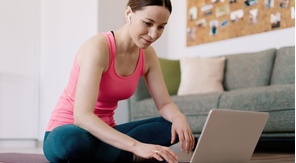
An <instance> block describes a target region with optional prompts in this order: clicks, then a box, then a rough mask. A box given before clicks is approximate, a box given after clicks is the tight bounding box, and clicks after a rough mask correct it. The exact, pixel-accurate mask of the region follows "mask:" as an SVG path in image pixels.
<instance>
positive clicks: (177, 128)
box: [171, 114, 195, 153]
mask: <svg viewBox="0 0 296 163" xmlns="http://www.w3.org/2000/svg"><path fill="white" fill-rule="evenodd" d="M177 134H178V137H179V142H180V149H181V151H184V152H186V153H189V151H190V150H191V149H193V148H194V145H195V142H194V141H195V139H194V136H193V134H192V131H191V129H190V127H189V125H188V123H187V120H186V118H185V116H184V115H183V114H181V115H178V116H176V117H174V118H173V121H172V141H171V143H172V144H173V143H174V142H175V141H176V136H177Z"/></svg>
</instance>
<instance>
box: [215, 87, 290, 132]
mask: <svg viewBox="0 0 296 163" xmlns="http://www.w3.org/2000/svg"><path fill="white" fill-rule="evenodd" d="M294 95H295V84H286V85H272V86H265V87H255V88H245V89H240V90H234V91H229V92H224V93H222V95H221V97H220V100H219V104H218V105H219V106H218V107H219V108H222V109H234V110H245V111H259V112H268V113H269V114H270V117H269V120H268V121H267V124H266V126H265V129H264V132H294V131H295V119H294V118H295V96H294Z"/></svg>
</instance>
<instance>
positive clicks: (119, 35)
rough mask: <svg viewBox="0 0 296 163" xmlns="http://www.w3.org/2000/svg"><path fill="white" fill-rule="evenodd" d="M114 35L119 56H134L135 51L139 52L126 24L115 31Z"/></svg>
mask: <svg viewBox="0 0 296 163" xmlns="http://www.w3.org/2000/svg"><path fill="white" fill-rule="evenodd" d="M114 35H115V42H116V51H117V53H118V54H133V53H134V52H135V51H139V48H138V47H137V45H136V44H135V43H134V41H133V40H132V38H131V36H130V34H129V32H128V29H127V25H126V24H125V25H123V26H122V27H121V28H119V29H117V30H115V31H114Z"/></svg>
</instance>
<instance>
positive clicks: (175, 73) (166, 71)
mask: <svg viewBox="0 0 296 163" xmlns="http://www.w3.org/2000/svg"><path fill="white" fill-rule="evenodd" d="M159 63H160V67H161V71H162V75H163V78H164V82H165V84H166V86H167V89H168V92H169V94H170V95H176V94H177V92H178V88H179V85H180V80H181V70H180V61H179V60H169V59H164V58H159Z"/></svg>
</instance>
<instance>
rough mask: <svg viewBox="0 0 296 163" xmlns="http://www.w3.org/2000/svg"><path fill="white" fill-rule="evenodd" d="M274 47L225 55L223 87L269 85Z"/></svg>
mask: <svg viewBox="0 0 296 163" xmlns="http://www.w3.org/2000/svg"><path fill="white" fill-rule="evenodd" d="M275 52H276V49H269V50H265V51H260V52H254V53H242V54H236V55H229V56H226V65H225V76H224V89H225V90H226V91H227V90H235V89H240V88H249V87H258V86H266V85H269V82H270V76H271V73H272V67H273V62H274V56H275Z"/></svg>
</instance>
